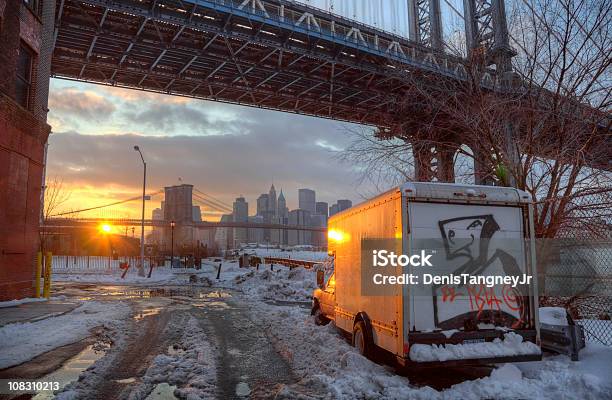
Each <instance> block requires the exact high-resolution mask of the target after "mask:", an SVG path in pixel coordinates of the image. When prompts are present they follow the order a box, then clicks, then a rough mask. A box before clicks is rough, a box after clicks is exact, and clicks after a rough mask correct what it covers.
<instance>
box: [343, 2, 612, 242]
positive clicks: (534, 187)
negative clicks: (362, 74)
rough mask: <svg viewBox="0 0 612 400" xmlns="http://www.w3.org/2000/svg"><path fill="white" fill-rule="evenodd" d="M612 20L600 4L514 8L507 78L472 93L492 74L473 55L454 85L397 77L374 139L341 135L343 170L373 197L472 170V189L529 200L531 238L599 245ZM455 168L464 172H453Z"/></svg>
mask: <svg viewBox="0 0 612 400" xmlns="http://www.w3.org/2000/svg"><path fill="white" fill-rule="evenodd" d="M611 19H612V3H610V2H601V1H596V0H561V1H559V0H539V1H538V2H537V5H535V6H534V5H533V2H532V1H529V2H527V1H526V2H523V6H522V7H517V8H515V9H513V10H512V18H511V22H510V26H511V35H512V45H513V47H514V48H515V49H516V50H517V53H518V54H517V56H516V57H514V59H513V67H514V71H513V72H511V73H499V74H497V75H498V76H497V81H496V82H495V83H494V85H493V86H491V85H483V81H484V80H483V78H484V77H485V74H486V73H487V72H492V73H494V71H491V70H490V69H489V67H488V64H489V63H488V60H487V59H486V56H485V54H484V52H483V51H478V49H476V50H474V51H472V53H471V56H470V59H469V61H468V68H467V71H468V74H467V75H468V76H467V77H466V79H465V80H463V81H458V80H451V79H445V78H442V77H440V76H437V75H435V74H432V73H419V72H416V71H410V72H409V73H406V74H405V82H406V85H405V87H406V91H405V93H404V96H403V98H401V99H398V100H397V101H396V102H395V103H394V104H393V105H392V111H393V115H395V117H393V119H392V120H389V121H385V123H384V124H381V125H383V126H381V127H379V128H378V129H377V130H376V131H375V132H374V134H368V133H367V132H366V131H363V132H351V133H350V134H351V136H352V137H353V138H354V139H355V140H354V141H353V143H352V144H351V145H349V147H348V148H347V149H346V152H345V154H344V155H343V159H344V160H346V161H352V162H357V163H359V164H360V165H361V167H360V168H361V171H362V172H363V174H364V175H367V178H362V180H365V179H369V180H371V181H375V183H377V184H378V185H381V186H387V185H391V184H394V183H397V181H398V180H405V178H406V177H415V175H417V176H416V177H417V178H419V179H423V177H424V178H425V179H431V180H436V179H437V180H452V179H455V176H454V175H456V174H455V172H457V171H459V172H460V174H461V171H465V169H466V165H465V164H468V165H470V164H471V166H472V167H471V169H472V171H473V173H474V178H475V180H476V181H477V182H484V183H490V184H496V185H503V186H515V187H517V188H519V189H522V190H524V191H526V192H528V193H529V194H530V195H531V197H532V200H533V202H534V203H535V204H536V205H537V206H536V208H535V226H536V236H537V237H540V238H554V237H558V236H559V235H562V234H563V233H564V232H568V231H573V232H576V231H586V230H588V231H590V232H591V233H592V234H597V235H599V236H604V237H606V236H607V237H609V235H610V220H611V217H612V211H611V208H612V207H611V206H612V174H611V173H610V169H611V168H612V165H611V164H610V159H611V154H612V150H611V148H612V146H611V144H612V139H611V135H610V131H611V128H612V125H611V122H612V118H611V117H610V100H611V85H610V64H611V57H610V51H609V49H610V44H611V43H612V41H611V40H610V39H611V35H610V27H611V26H612V23H611V22H612V20H611ZM398 69H399V68H398ZM406 116H408V117H406ZM424 159H425V161H426V162H424V161H423V160H424ZM449 159H450V161H451V163H450V165H451V166H450V167H449V166H448V165H449V163H448V160H449ZM457 160H461V161H462V163H463V164H464V165H463V166H460V167H459V168H458V166H457V165H455V166H454V169H453V166H452V161H457ZM445 161H446V162H445ZM443 165H446V167H445V168H447V171H443V172H444V173H441V172H440V169H441V168H442V166H443ZM436 167H437V169H438V171H437V172H435V171H434V172H431V171H429V169H436ZM425 168H427V169H428V171H426V173H420V174H419V173H418V171H419V170H421V171H422V170H423V169H425ZM449 168H450V170H449ZM436 174H437V175H436ZM461 178H462V179H463V178H464V177H461Z"/></svg>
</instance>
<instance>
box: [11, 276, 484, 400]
mask: <svg viewBox="0 0 612 400" xmlns="http://www.w3.org/2000/svg"><path fill="white" fill-rule="evenodd" d="M55 293H57V294H58V295H65V296H66V297H67V298H68V299H71V300H73V299H77V300H95V301H108V302H112V301H124V302H128V303H129V305H130V307H131V308H132V316H131V318H130V319H129V320H127V321H119V322H118V325H117V326H116V327H115V328H114V329H115V331H114V332H112V333H111V332H107V331H105V330H104V329H99V330H98V331H97V333H96V334H94V336H93V337H92V338H90V339H88V340H86V341H83V342H82V343H79V344H75V345H72V346H66V347H65V348H64V349H57V350H54V351H52V352H50V353H48V354H47V355H42V356H39V357H37V358H36V359H34V360H32V361H31V362H28V363H25V364H23V365H21V366H18V367H14V368H11V369H9V370H5V371H0V377H2V376H13V377H14V376H23V377H25V375H22V373H23V374H26V372H25V371H32V370H37V369H38V370H39V371H40V372H41V373H40V375H38V376H33V375H31V374H30V376H28V377H30V378H38V377H41V376H46V377H49V376H51V375H48V374H49V373H50V374H55V375H54V376H56V377H59V379H60V380H61V379H64V382H62V383H64V384H67V383H69V382H70V381H73V382H72V383H70V385H69V386H68V388H69V389H71V390H74V391H75V393H77V394H78V395H77V396H76V398H96V399H174V398H176V397H174V395H173V391H174V389H176V388H177V387H179V388H182V387H184V386H189V385H191V383H190V382H188V381H189V379H191V378H192V377H190V376H189V374H187V373H185V374H184V375H185V376H178V377H176V376H175V377H173V378H170V379H168V378H162V380H159V379H157V380H156V378H152V377H151V376H150V375H151V374H152V373H151V372H150V371H148V370H149V369H150V368H151V366H152V364H153V360H154V359H155V358H156V357H157V356H159V355H169V354H172V352H173V350H172V349H174V348H176V349H183V348H185V346H186V345H185V343H184V336H185V335H186V334H187V333H188V332H186V327H187V326H188V325H189V323H190V322H191V321H194V320H195V325H197V327H198V329H200V332H201V334H200V335H198V334H196V337H197V340H200V336H201V337H202V339H201V341H208V342H210V343H212V345H213V346H214V354H208V355H207V357H208V358H212V360H208V361H209V362H211V363H212V364H214V366H215V368H214V369H212V370H211V371H214V372H210V374H214V375H215V376H209V377H205V378H208V381H209V382H210V384H209V386H210V387H209V391H208V392H206V393H207V397H206V398H215V397H216V398H218V399H246V398H249V399H270V398H274V397H275V396H276V394H277V393H278V392H279V390H281V389H282V388H283V387H284V386H289V387H291V388H292V389H294V390H296V391H297V392H299V393H301V394H304V395H305V396H306V394H307V396H306V397H309V398H321V397H324V394H322V393H316V390H315V389H313V388H309V387H302V386H301V383H300V382H298V381H299V379H298V377H296V376H295V374H294V373H293V371H292V369H291V365H290V363H289V362H288V361H287V360H286V359H285V358H284V357H283V354H282V353H279V352H278V351H277V349H275V347H274V344H273V343H272V341H271V339H270V337H268V336H267V335H266V330H265V329H263V328H262V325H265V324H262V323H261V322H262V321H258V320H255V319H254V318H255V316H254V315H261V314H257V313H253V312H252V311H251V310H250V308H251V307H250V304H249V302H248V300H246V299H244V298H242V297H241V296H240V295H238V294H237V293H235V292H232V291H228V290H219V289H215V288H203V287H195V286H183V287H155V288H140V287H128V286H112V285H107V286H105V285H86V284H63V285H57V287H56V290H55ZM269 305H270V306H272V309H274V307H275V306H278V307H279V311H280V309H281V308H282V307H300V306H302V305H301V304H269ZM272 312H274V310H273V311H272ZM202 333H203V334H202ZM111 338H112V339H111ZM114 340H116V342H113V341H114ZM94 342H95V343H97V344H98V345H99V344H100V343H105V344H108V345H109V346H108V347H109V348H107V349H106V350H105V353H103V354H101V355H100V356H98V357H91V358H87V357H88V356H87V354H86V355H85V358H86V359H85V360H81V361H79V362H77V364H78V365H80V366H81V369H78V370H76V371H75V370H71V371H68V370H67V368H66V365H64V366H63V367H60V368H58V366H59V363H58V358H61V357H63V359H64V360H74V359H75V358H76V359H78V358H79V357H83V354H84V353H83V352H84V351H87V350H91V345H92V343H94ZM83 349H85V350H83ZM71 351H72V352H73V353H71ZM181 351H182V350H181ZM79 352H81V353H79ZM76 353H78V354H76ZM102 356H104V357H103V358H102V359H101V360H99V361H100V362H98V363H97V364H95V368H94V369H92V368H89V369H87V368H88V367H90V364H92V363H93V362H94V361H95V360H97V359H98V358H100V357H102ZM200 356H201V354H198V357H200ZM45 360H46V361H45ZM87 360H90V363H89V364H87ZM181 362H182V361H181ZM68 364H70V363H68ZM45 365H46V367H45ZM58 371H59V372H58ZM83 371H84V372H83ZM489 371H490V369H489V368H484V369H478V370H475V369H462V370H457V371H453V373H452V374H449V373H448V371H447V370H444V371H437V372H434V371H429V372H425V373H408V374H403V375H405V376H407V377H408V378H409V379H410V381H411V382H412V383H413V384H416V385H417V386H432V387H434V388H436V389H442V388H445V387H449V386H451V385H453V384H455V383H459V382H461V381H462V380H465V379H475V378H478V377H482V376H486V375H488V372H489ZM43 372H44V373H43ZM81 372H83V373H81ZM79 373H81V376H80V377H79ZM165 373H169V372H168V371H165ZM199 373H207V372H201V371H200V372H199ZM7 374H8V375H7ZM62 374H63V375H62ZM170 374H171V371H170ZM77 377H79V378H78V381H76V379H77ZM445 377H452V379H450V378H448V379H446V378H445ZM205 380H206V379H205ZM75 381H76V382H75ZM166 381H167V382H166ZM197 385H203V383H201V382H200V383H198V384H197ZM197 385H196V386H197ZM198 389H202V387H198ZM175 393H177V394H181V393H182V392H181V391H180V390H178V391H177V392H175ZM293 393H295V391H294V392H293ZM0 397H1V396H0ZM29 397H31V396H22V397H19V398H29ZM180 397H186V396H183V395H181V396H180ZM39 398H40V396H39Z"/></svg>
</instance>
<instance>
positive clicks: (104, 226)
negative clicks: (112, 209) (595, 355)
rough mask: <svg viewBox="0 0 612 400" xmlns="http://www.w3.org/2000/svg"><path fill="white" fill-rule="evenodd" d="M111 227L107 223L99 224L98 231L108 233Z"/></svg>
mask: <svg viewBox="0 0 612 400" xmlns="http://www.w3.org/2000/svg"><path fill="white" fill-rule="evenodd" d="M112 229H113V228H112V227H111V226H110V225H109V224H102V225H100V231H101V232H102V233H110V232H111V230H112Z"/></svg>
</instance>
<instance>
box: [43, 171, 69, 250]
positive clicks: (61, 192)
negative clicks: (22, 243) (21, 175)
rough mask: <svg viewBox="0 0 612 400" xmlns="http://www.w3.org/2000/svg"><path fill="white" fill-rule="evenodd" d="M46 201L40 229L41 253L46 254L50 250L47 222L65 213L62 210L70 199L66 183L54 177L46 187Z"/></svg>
mask: <svg viewBox="0 0 612 400" xmlns="http://www.w3.org/2000/svg"><path fill="white" fill-rule="evenodd" d="M44 193H45V201H44V204H43V212H42V225H41V227H40V229H39V239H40V240H39V242H40V251H41V252H42V253H43V254H44V253H45V252H46V251H47V249H48V247H49V246H48V244H49V243H48V239H49V233H50V232H49V230H48V229H47V227H46V224H45V222H46V221H47V220H48V219H49V218H51V217H52V216H54V215H55V214H58V213H59V212H60V211H63V210H62V208H63V206H64V205H65V204H66V202H67V201H68V200H69V199H70V195H71V192H70V191H68V190H66V188H65V186H64V182H63V180H62V179H60V178H58V177H54V178H53V179H51V180H50V181H48V182H47V183H46V185H45V192H44Z"/></svg>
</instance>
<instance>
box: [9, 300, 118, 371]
mask: <svg viewBox="0 0 612 400" xmlns="http://www.w3.org/2000/svg"><path fill="white" fill-rule="evenodd" d="M129 313H130V307H129V306H128V305H127V304H126V303H123V302H112V303H108V302H104V303H103V302H98V301H91V302H86V303H84V304H83V305H81V306H80V307H78V308H76V309H74V310H73V311H71V312H70V313H68V314H63V315H60V316H58V317H52V318H46V319H43V320H40V321H36V322H25V323H14V324H8V325H4V326H3V327H0V369H2V368H8V367H11V366H13V365H18V364H21V363H23V362H25V361H28V360H31V359H32V358H34V357H36V356H38V355H39V354H42V353H45V352H47V351H50V350H53V349H55V348H57V347H60V346H65V345H67V344H71V343H74V342H78V341H79V340H81V339H84V338H85V337H87V336H89V334H90V333H89V331H90V329H91V328H94V327H96V326H99V325H103V324H104V323H105V322H107V321H112V320H115V319H121V318H126V317H127V316H128V315H129Z"/></svg>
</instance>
